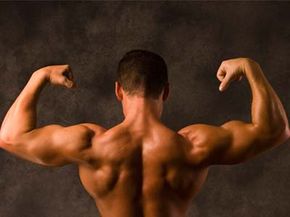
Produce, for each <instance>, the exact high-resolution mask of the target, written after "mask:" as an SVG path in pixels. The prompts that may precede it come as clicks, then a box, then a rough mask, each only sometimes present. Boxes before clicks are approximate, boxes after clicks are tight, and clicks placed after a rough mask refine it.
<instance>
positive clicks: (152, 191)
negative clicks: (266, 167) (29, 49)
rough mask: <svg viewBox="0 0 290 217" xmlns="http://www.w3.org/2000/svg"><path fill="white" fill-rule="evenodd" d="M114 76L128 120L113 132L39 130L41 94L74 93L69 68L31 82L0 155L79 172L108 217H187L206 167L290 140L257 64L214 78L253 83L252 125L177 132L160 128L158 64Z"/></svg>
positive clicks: (231, 66)
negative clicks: (57, 88)
mask: <svg viewBox="0 0 290 217" xmlns="http://www.w3.org/2000/svg"><path fill="white" fill-rule="evenodd" d="M117 75H118V79H117V81H116V83H115V92H116V96H117V99H118V100H119V101H121V103H122V106H123V112H124V116H125V118H124V120H123V122H121V123H120V124H118V125H117V126H115V127H113V128H111V129H107V130H106V129H104V128H103V127H101V126H99V125H96V124H92V123H82V124H77V125H74V126H68V127H63V126H59V125H49V126H45V127H42V128H36V119H37V118H36V104H37V99H38V96H39V94H40V91H41V90H42V88H43V87H44V86H45V84H46V83H48V82H50V83H52V84H55V85H62V86H65V87H67V88H71V87H73V85H74V81H73V79H72V74H71V72H70V68H69V66H68V65H56V66H48V67H44V68H42V69H39V70H37V71H36V72H34V73H33V75H32V77H31V79H30V80H29V82H28V84H27V85H26V87H25V88H24V90H23V91H22V92H21V94H20V95H19V96H18V98H17V99H16V101H15V102H14V104H13V105H12V107H11V108H10V110H9V111H8V113H7V115H6V117H5V119H4V122H3V124H2V129H1V140H2V143H1V146H2V148H3V149H5V150H7V151H9V152H11V153H13V154H15V155H17V156H20V157H22V158H25V159H27V160H30V161H32V162H35V163H37V164H41V165H46V166H62V165H65V164H69V163H75V164H77V165H78V167H79V175H80V179H81V181H82V184H83V186H84V187H85V189H86V190H87V192H88V193H89V194H90V195H91V197H92V198H93V199H94V200H95V202H96V205H97V207H98V209H99V211H100V213H101V215H102V216H103V217H133V216H134V217H135V216H136V217H142V216H146V217H161V216H167V217H168V216H185V214H186V211H187V209H188V207H189V205H190V200H191V199H192V198H193V197H194V195H195V194H196V193H197V192H198V191H199V190H200V188H201V186H202V184H203V183H204V181H205V179H206V176H207V172H208V167H209V166H210V165H213V164H235V163H240V162H243V161H245V160H247V159H250V158H252V157H254V156H255V155H257V154H259V153H261V152H263V151H265V150H267V149H269V148H271V147H273V146H275V145H278V144H281V143H283V142H284V141H285V140H286V139H287V138H289V129H288V120H287V117H286V114H285V111H284V109H283V106H282V104H281V102H280V100H279V98H278V96H277V95H276V93H275V92H274V90H273V89H272V87H271V86H270V84H269V83H268V81H267V80H266V78H265V76H264V75H263V72H262V70H261V68H260V66H259V65H258V64H257V63H256V62H254V61H253V60H250V59H247V58H238V59H231V60H226V61H223V62H222V64H221V66H220V67H219V69H218V72H217V78H218V79H219V80H220V81H221V84H220V91H223V90H225V89H226V88H227V87H228V85H229V84H230V83H231V82H232V81H234V80H237V79H240V78H241V77H243V76H245V77H246V78H247V79H248V81H249V84H250V87H251V90H252V95H253V101H252V121H251V123H245V122H242V121H230V122H227V123H225V124H223V125H222V126H209V125H205V124H193V125H190V126H187V127H185V128H183V129H181V130H179V131H178V132H174V131H173V130H171V129H169V128H168V127H166V126H165V125H164V124H162V122H161V121H160V116H161V113H162V108H163V102H164V101H165V100H166V98H167V96H168V92H169V85H168V79H167V68H166V64H165V62H164V60H163V59H162V58H161V57H160V56H158V55H157V54H154V53H152V52H149V51H143V50H134V51H131V52H128V53H127V54H126V55H125V56H124V57H123V58H122V60H121V61H120V63H119V67H118V73H117Z"/></svg>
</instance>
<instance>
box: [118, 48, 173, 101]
mask: <svg viewBox="0 0 290 217" xmlns="http://www.w3.org/2000/svg"><path fill="white" fill-rule="evenodd" d="M117 81H118V82H119V83H120V84H121V85H122V87H123V89H124V90H125V91H126V92H127V93H128V94H129V95H135V94H137V95H141V96H143V97H152V98H154V99H156V98H158V97H159V96H160V94H161V92H162V90H163V88H164V87H165V85H166V84H167V83H168V75H167V66H166V63H165V61H164V60H163V58H162V57H161V56H159V55H158V54H156V53H153V52H150V51H146V50H132V51H129V52H127V53H126V54H125V55H124V57H123V58H122V59H121V60H120V62H119V65H118V71H117Z"/></svg>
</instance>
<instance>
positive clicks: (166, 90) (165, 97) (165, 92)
mask: <svg viewBox="0 0 290 217" xmlns="http://www.w3.org/2000/svg"><path fill="white" fill-rule="evenodd" d="M168 95H169V83H168V82H167V83H166V85H165V86H164V89H163V95H162V100H163V101H165V100H167V98H168Z"/></svg>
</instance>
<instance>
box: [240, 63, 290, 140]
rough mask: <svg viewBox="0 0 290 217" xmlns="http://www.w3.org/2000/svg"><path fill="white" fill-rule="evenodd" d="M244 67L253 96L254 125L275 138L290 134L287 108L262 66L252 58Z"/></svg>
mask: <svg viewBox="0 0 290 217" xmlns="http://www.w3.org/2000/svg"><path fill="white" fill-rule="evenodd" d="M244 67H245V68H244V73H245V75H246V77H247V79H248V81H249V84H250V87H251V91H252V97H253V99H252V109H251V110H252V111H251V113H252V123H253V125H254V126H255V127H256V128H257V129H258V131H259V133H260V134H261V135H262V136H264V137H267V138H269V137H271V138H273V139H274V140H275V139H279V137H287V136H289V135H288V134H289V131H288V120H287V116H286V113H285V110H284V108H283V106H282V103H281V102H280V99H279V97H278V96H277V94H276V93H275V91H274V90H273V88H272V87H271V85H270V84H269V82H268V81H267V79H266V77H265V76H264V74H263V72H262V70H261V68H260V66H259V65H258V64H257V63H255V62H254V61H252V60H246V61H245V64H244Z"/></svg>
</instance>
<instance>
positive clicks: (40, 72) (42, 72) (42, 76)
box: [32, 67, 50, 82]
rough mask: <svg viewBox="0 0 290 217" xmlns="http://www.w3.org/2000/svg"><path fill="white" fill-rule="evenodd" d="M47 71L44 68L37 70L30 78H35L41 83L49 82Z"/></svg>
mask: <svg viewBox="0 0 290 217" xmlns="http://www.w3.org/2000/svg"><path fill="white" fill-rule="evenodd" d="M49 74H50V72H49V70H48V69H46V68H45V67H44V68H41V69H38V70H37V71H35V72H34V73H33V75H32V77H36V78H37V79H39V80H43V81H46V82H47V81H49Z"/></svg>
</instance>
